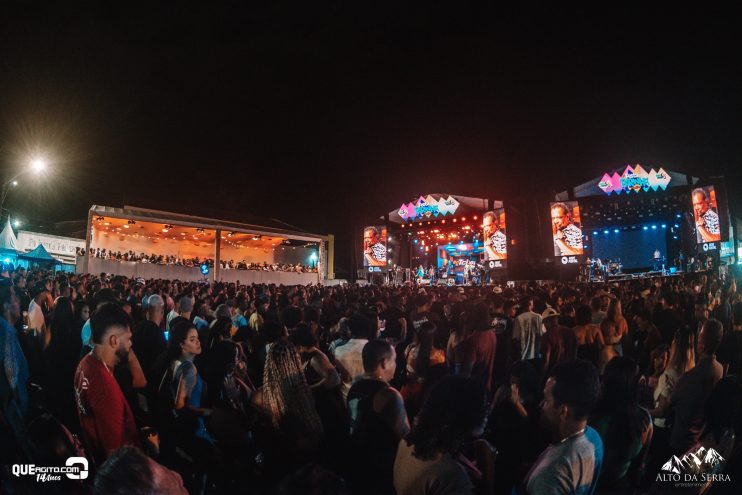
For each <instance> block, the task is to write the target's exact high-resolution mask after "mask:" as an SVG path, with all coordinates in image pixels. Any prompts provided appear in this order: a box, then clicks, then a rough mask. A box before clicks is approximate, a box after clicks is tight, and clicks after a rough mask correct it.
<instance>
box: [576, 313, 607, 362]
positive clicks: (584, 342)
mask: <svg viewBox="0 0 742 495" xmlns="http://www.w3.org/2000/svg"><path fill="white" fill-rule="evenodd" d="M592 318H593V312H592V310H591V309H590V306H587V305H586V304H583V305H581V306H580V307H578V308H577V311H576V312H575V320H576V322H577V325H576V326H575V327H574V328H573V329H572V331H573V332H574V333H575V339H576V340H577V358H578V359H585V360H587V361H590V362H591V363H593V364H594V365H595V367H596V368H597V367H598V357H599V356H600V351H602V350H603V347H605V339H604V338H603V332H601V331H600V327H599V326H597V325H594V324H593V323H592Z"/></svg>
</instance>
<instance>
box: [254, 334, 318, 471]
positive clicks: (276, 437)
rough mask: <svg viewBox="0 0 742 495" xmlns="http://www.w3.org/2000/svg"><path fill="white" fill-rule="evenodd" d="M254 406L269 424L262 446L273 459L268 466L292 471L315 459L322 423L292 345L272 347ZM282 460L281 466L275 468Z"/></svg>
mask: <svg viewBox="0 0 742 495" xmlns="http://www.w3.org/2000/svg"><path fill="white" fill-rule="evenodd" d="M252 405H253V407H255V408H256V409H257V410H258V411H260V412H262V413H263V414H264V415H265V417H266V419H267V420H268V421H269V423H270V425H269V428H267V429H266V430H265V431H264V432H263V433H264V437H263V441H262V442H260V443H261V444H262V446H263V448H264V449H265V451H266V452H265V453H266V456H267V457H269V458H271V457H272V459H269V460H266V463H265V464H266V466H267V465H269V464H274V467H275V468H277V469H281V470H282V471H283V470H291V469H293V468H296V467H297V466H298V465H301V464H302V463H303V462H305V461H307V460H308V459H312V458H313V457H314V456H315V455H316V452H317V449H318V448H319V444H320V441H321V439H322V437H323V433H324V430H323V428H322V420H321V419H320V417H319V414H318V413H317V409H316V407H315V404H314V397H313V396H312V392H311V391H310V389H309V384H308V383H307V379H306V377H305V375H304V370H303V368H302V366H301V360H300V358H299V354H298V353H297V352H296V348H294V346H293V345H292V344H290V343H288V342H284V341H282V340H279V341H277V342H275V343H273V344H271V345H270V347H269V349H268V355H267V356H266V360H265V368H264V370H263V386H262V387H261V388H260V389H259V390H257V391H256V392H255V393H254V394H253V398H252ZM279 459H281V461H282V462H281V463H280V464H281V465H280V466H279V465H278V464H275V463H277V462H278V460H279ZM275 474H277V475H278V474H285V471H284V472H282V473H275Z"/></svg>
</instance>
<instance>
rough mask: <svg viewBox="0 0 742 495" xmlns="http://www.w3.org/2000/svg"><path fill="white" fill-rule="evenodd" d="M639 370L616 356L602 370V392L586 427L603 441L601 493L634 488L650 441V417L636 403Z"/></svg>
mask: <svg viewBox="0 0 742 495" xmlns="http://www.w3.org/2000/svg"><path fill="white" fill-rule="evenodd" d="M638 384H639V367H638V366H637V364H636V363H635V362H634V360H633V359H631V358H628V357H622V356H616V357H614V358H613V359H612V360H611V361H610V362H609V363H608V364H607V365H606V367H605V373H604V374H603V393H602V395H601V398H600V400H599V401H598V406H597V408H596V411H595V414H594V415H593V416H592V418H591V419H590V426H592V427H593V428H595V430H596V431H597V432H598V434H600V437H601V439H602V440H603V449H604V453H605V459H604V463H603V471H602V472H601V473H600V479H599V482H598V486H599V487H600V489H601V490H614V491H615V490H619V489H622V490H631V489H636V488H637V487H638V485H639V482H640V480H641V478H642V475H643V471H644V462H645V460H646V455H647V453H648V452H649V445H650V441H651V439H652V418H651V417H650V415H649V412H648V411H647V410H646V409H644V408H642V407H641V406H640V405H639V403H638V399H639V393H638Z"/></svg>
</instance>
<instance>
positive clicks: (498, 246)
mask: <svg viewBox="0 0 742 495" xmlns="http://www.w3.org/2000/svg"><path fill="white" fill-rule="evenodd" d="M482 238H483V240H484V259H485V261H491V260H506V259H508V238H507V234H506V230H505V208H498V209H496V210H494V211H488V212H486V213H485V214H484V216H483V217H482Z"/></svg>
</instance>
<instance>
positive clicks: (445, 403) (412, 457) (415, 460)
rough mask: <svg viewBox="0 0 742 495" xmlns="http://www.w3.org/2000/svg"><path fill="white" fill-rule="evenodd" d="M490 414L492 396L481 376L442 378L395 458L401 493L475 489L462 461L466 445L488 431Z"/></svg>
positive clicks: (396, 474) (403, 494)
mask: <svg viewBox="0 0 742 495" xmlns="http://www.w3.org/2000/svg"><path fill="white" fill-rule="evenodd" d="M486 413H487V395H486V391H485V388H484V386H483V385H482V383H481V382H480V381H479V380H475V379H472V378H466V377H462V376H449V377H446V378H444V379H442V380H441V381H440V382H438V384H436V385H435V386H434V387H433V388H432V389H431V391H430V395H429V396H428V397H427V399H426V400H425V403H424V404H423V407H422V409H421V410H420V414H418V416H417V418H416V420H415V425H414V426H413V428H412V430H411V431H410V433H408V434H407V436H406V437H405V438H403V439H402V440H400V442H399V446H398V450H397V456H396V459H395V461H394V487H395V489H396V491H397V494H398V495H411V494H421V493H425V494H428V493H430V494H432V493H438V492H437V491H436V489H435V488H433V487H445V492H446V493H472V490H473V486H472V483H471V481H470V479H469V476H468V475H467V471H466V469H465V468H464V466H463V465H462V464H461V463H460V462H458V459H459V456H460V455H461V454H462V450H463V448H464V446H465V445H466V444H468V443H469V442H471V441H472V440H475V439H476V438H478V437H480V436H481V435H482V433H483V431H484V425H485V419H486ZM441 489H442V488H441Z"/></svg>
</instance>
